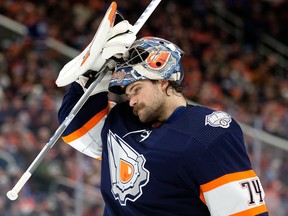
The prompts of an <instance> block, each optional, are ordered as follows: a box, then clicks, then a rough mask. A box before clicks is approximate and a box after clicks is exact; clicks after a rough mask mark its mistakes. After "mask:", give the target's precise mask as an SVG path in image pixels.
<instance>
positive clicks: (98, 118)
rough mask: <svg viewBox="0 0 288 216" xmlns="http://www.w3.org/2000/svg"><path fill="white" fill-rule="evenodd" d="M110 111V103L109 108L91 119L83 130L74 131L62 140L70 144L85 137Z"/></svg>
mask: <svg viewBox="0 0 288 216" xmlns="http://www.w3.org/2000/svg"><path fill="white" fill-rule="evenodd" d="M109 109H110V103H108V106H107V107H106V108H105V109H103V110H102V111H101V112H99V113H97V114H96V115H95V116H94V117H93V118H92V119H90V120H89V121H88V122H87V123H86V124H84V125H83V126H82V127H81V128H79V129H78V130H76V131H74V132H73V133H71V134H69V135H67V136H63V137H62V139H63V140H64V142H66V143H70V142H72V141H74V140H76V139H78V138H79V137H81V136H83V135H84V134H86V133H87V132H88V131H89V130H90V129H91V128H93V127H94V126H95V125H96V124H97V123H98V122H99V121H101V119H103V117H104V116H105V115H107V113H108V112H109Z"/></svg>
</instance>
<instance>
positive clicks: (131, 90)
mask: <svg viewBox="0 0 288 216" xmlns="http://www.w3.org/2000/svg"><path fill="white" fill-rule="evenodd" d="M139 85H141V83H135V84H134V85H133V86H132V87H131V88H130V90H129V92H133V89H134V88H135V87H137V86H139ZM126 90H127V89H126ZM126 96H127V97H128V96H129V94H128V93H126Z"/></svg>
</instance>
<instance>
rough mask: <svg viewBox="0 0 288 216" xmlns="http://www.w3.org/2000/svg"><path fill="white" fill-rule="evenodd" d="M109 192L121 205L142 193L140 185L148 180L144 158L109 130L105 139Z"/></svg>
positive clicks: (142, 185) (133, 199) (143, 184)
mask: <svg viewBox="0 0 288 216" xmlns="http://www.w3.org/2000/svg"><path fill="white" fill-rule="evenodd" d="M107 145H108V146H107V147H108V157H109V167H110V177H111V186H112V188H111V192H112V194H113V196H114V198H115V199H116V200H119V203H120V204H121V205H122V206H125V205H126V202H127V200H130V201H133V202H134V201H135V200H137V199H138V198H139V197H140V196H141V195H142V187H144V186H145V185H146V184H147V183H148V182H149V174H150V173H149V171H148V170H147V169H145V167H144V165H145V162H146V159H145V158H144V156H143V155H140V154H139V153H138V152H136V151H135V150H134V149H133V148H131V146H129V145H128V144H127V143H126V142H125V141H124V140H123V139H121V138H120V137H119V136H118V135H117V134H113V133H112V132H111V131H109V133H108V139H107Z"/></svg>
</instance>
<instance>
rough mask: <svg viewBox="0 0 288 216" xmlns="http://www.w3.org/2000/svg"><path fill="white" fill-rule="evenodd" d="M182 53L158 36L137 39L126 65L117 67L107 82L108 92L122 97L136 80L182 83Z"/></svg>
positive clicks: (129, 51) (130, 50)
mask: <svg viewBox="0 0 288 216" xmlns="http://www.w3.org/2000/svg"><path fill="white" fill-rule="evenodd" d="M183 54H184V52H183V51H182V50H181V49H180V48H179V47H178V46H176V45H175V44H173V43H171V42H169V41H167V40H164V39H161V38H157V37H144V38H141V39H139V40H136V41H135V42H134V43H133V44H132V46H131V48H130V49H129V50H128V53H127V56H128V57H127V59H126V60H125V63H122V64H120V65H118V66H117V68H116V70H115V72H114V73H113V74H112V78H111V81H110V83H109V91H110V92H113V93H115V94H124V93H125V88H126V87H127V86H128V85H129V84H130V83H132V82H135V81H137V80H144V79H150V80H161V79H167V80H171V81H175V82H177V83H181V81H182V79H183V76H184V71H183V69H182V66H181V62H180V61H181V58H182V56H183Z"/></svg>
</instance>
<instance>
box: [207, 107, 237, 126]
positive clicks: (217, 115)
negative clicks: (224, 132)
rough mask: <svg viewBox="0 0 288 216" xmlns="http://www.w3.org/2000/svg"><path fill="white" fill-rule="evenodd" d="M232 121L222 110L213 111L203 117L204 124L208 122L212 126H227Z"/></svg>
mask: <svg viewBox="0 0 288 216" xmlns="http://www.w3.org/2000/svg"><path fill="white" fill-rule="evenodd" d="M231 121H232V119H231V116H230V115H229V114H227V113H225V112H222V111H215V112H213V113H211V114H210V115H207V116H206V118H205V125H207V124H209V125H210V126H212V127H222V128H228V127H229V126H230V122H231Z"/></svg>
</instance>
